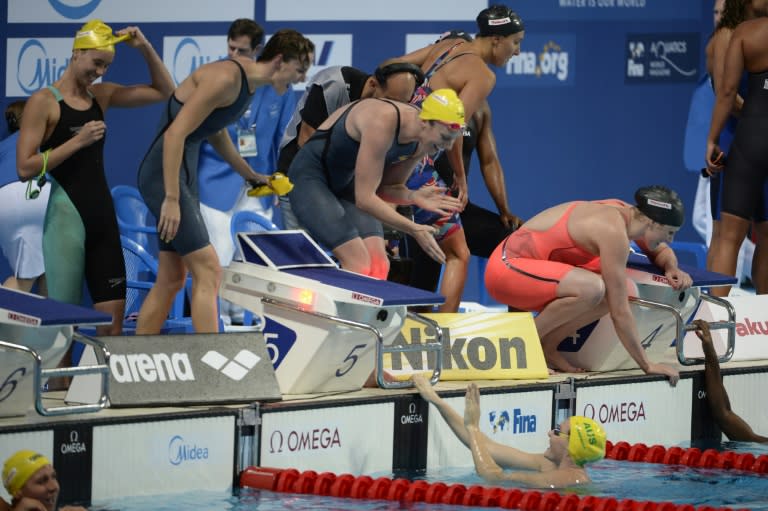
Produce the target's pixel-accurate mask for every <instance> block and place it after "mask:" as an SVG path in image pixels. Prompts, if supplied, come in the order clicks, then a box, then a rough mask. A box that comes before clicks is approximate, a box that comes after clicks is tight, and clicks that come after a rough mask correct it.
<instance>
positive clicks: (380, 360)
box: [376, 312, 443, 389]
mask: <svg viewBox="0 0 768 511" xmlns="http://www.w3.org/2000/svg"><path fill="white" fill-rule="evenodd" d="M408 317H409V318H411V319H412V320H414V321H416V322H417V323H421V324H423V325H427V326H428V327H432V328H434V330H435V341H433V342H425V343H422V344H410V345H407V346H384V345H383V344H379V345H378V350H377V358H376V383H378V385H379V387H381V388H382V389H406V388H413V382H412V381H411V380H406V381H391V382H390V381H385V380H384V372H383V369H382V368H383V367H384V354H385V353H404V352H406V351H407V352H413V351H415V352H427V353H434V354H435V368H434V369H433V370H432V376H431V377H430V378H429V382H430V383H431V384H432V385H434V384H435V383H437V382H438V381H439V380H440V373H442V371H443V329H442V328H440V325H438V324H437V322H436V321H434V320H432V319H430V318H427V317H426V316H422V315H421V314H417V313H415V312H408Z"/></svg>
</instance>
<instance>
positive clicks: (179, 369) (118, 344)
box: [65, 332, 281, 407]
mask: <svg viewBox="0 0 768 511" xmlns="http://www.w3.org/2000/svg"><path fill="white" fill-rule="evenodd" d="M103 339H104V342H105V344H106V345H107V349H108V350H109V352H110V354H111V356H110V358H109V367H110V384H109V401H110V404H111V406H113V407H121V406H122V407H130V406H157V405H182V404H186V405H191V404H205V403H219V404H220V403H236V402H237V403H244V402H251V401H258V400H275V399H280V398H281V394H280V389H279V387H278V384H277V379H276V378H275V370H274V368H273V366H272V362H271V359H270V356H269V354H268V353H267V347H266V343H265V341H264V337H263V336H262V335H261V334H260V333H256V332H232V333H227V334H181V335H135V336H109V337H104V338H103ZM92 353H93V352H92V350H89V349H88V348H86V350H85V351H84V353H83V357H82V359H81V361H80V364H81V365H89V364H91V363H92V362H91V358H90V357H92ZM99 378H100V377H99V376H93V375H86V376H75V378H74V379H73V381H72V384H71V385H70V387H69V390H68V392H67V396H66V398H65V399H66V401H67V402H70V403H89V402H93V389H95V388H96V389H97V388H99V381H100V380H99Z"/></svg>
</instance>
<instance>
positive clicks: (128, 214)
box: [111, 185, 157, 257]
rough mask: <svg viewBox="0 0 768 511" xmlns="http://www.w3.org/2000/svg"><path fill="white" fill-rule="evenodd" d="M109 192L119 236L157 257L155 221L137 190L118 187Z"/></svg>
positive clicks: (125, 186) (129, 187)
mask: <svg viewBox="0 0 768 511" xmlns="http://www.w3.org/2000/svg"><path fill="white" fill-rule="evenodd" d="M111 192H112V202H114V204H115V215H116V216H117V226H118V228H119V229H120V234H121V235H123V236H125V237H126V238H129V239H131V240H133V241H135V242H136V243H138V244H139V245H140V246H141V247H143V248H144V249H145V250H147V251H149V253H150V254H153V256H154V257H157V220H156V219H155V216H154V215H153V214H152V213H151V212H150V211H149V208H148V207H147V205H146V203H145V202H144V198H143V197H142V196H141V193H139V190H138V188H136V187H133V186H127V185H118V186H115V187H114V188H112V190H111Z"/></svg>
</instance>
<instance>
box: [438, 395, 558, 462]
mask: <svg viewBox="0 0 768 511" xmlns="http://www.w3.org/2000/svg"><path fill="white" fill-rule="evenodd" d="M552 397H553V395H552V391H551V390H545V391H538V390H537V391H527V392H500V393H493V394H486V393H484V392H483V390H482V389H481V395H480V407H481V409H482V411H483V414H482V415H481V417H480V431H482V432H483V433H485V434H486V435H488V437H490V438H491V439H492V440H494V441H496V442H499V443H501V444H504V445H509V446H511V447H515V448H517V449H521V450H523V451H527V452H544V451H545V450H546V449H547V447H549V438H548V437H547V434H546V432H547V431H549V430H550V429H551V428H552ZM445 400H446V401H447V402H448V403H449V404H450V406H451V407H452V408H454V409H455V410H456V412H457V413H458V414H459V415H460V416H463V415H464V396H457V397H446V398H445ZM428 419H429V427H428V436H427V438H428V448H427V469H428V470H436V469H440V468H445V467H464V466H471V465H472V453H471V452H470V451H469V449H467V448H466V446H464V444H462V443H461V441H460V440H459V439H458V438H457V437H456V435H455V434H454V433H453V432H452V431H451V428H450V427H449V426H448V424H447V423H446V422H445V420H444V419H443V417H442V416H441V415H440V413H439V412H438V411H437V409H436V408H435V407H433V406H430V407H429V415H428Z"/></svg>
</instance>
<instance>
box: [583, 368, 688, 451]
mask: <svg viewBox="0 0 768 511" xmlns="http://www.w3.org/2000/svg"><path fill="white" fill-rule="evenodd" d="M582 382H583V380H578V381H577V382H576V415H584V416H585V417H589V418H590V419H594V420H596V421H597V422H599V423H600V424H601V425H602V426H603V428H605V431H606V433H607V434H608V439H609V440H611V441H612V442H618V441H622V440H623V441H626V442H629V443H636V442H644V443H646V444H648V445H651V444H662V445H674V444H678V443H680V442H687V441H690V438H691V419H690V418H691V413H692V406H693V405H692V403H691V392H692V381H691V379H690V378H681V379H680V381H679V382H678V383H677V386H675V387H672V386H670V385H669V382H668V381H666V380H663V381H660V380H657V381H636V382H633V383H626V384H616V380H615V379H611V380H610V382H609V381H608V380H605V382H604V383H603V382H589V383H582ZM670 410H674V411H675V413H670Z"/></svg>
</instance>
